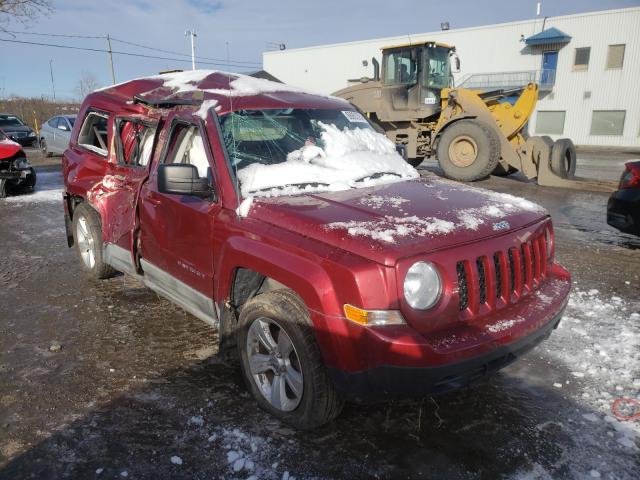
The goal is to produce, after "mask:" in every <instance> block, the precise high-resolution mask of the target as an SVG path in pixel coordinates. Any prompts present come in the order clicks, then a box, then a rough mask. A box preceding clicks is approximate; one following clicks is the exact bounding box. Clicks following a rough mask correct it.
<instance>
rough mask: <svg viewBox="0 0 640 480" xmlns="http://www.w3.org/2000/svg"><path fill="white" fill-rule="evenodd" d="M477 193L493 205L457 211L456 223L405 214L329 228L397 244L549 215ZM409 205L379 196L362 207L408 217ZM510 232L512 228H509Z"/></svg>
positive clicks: (507, 197) (538, 208)
mask: <svg viewBox="0 0 640 480" xmlns="http://www.w3.org/2000/svg"><path fill="white" fill-rule="evenodd" d="M475 190H476V191H477V192H478V193H482V194H483V196H484V198H485V199H488V200H489V201H490V202H491V203H489V204H488V205H485V206H482V207H477V208H466V209H463V210H457V211H454V212H453V214H454V215H455V216H456V217H457V221H455V222H454V221H450V220H444V219H439V218H434V217H427V218H419V217H417V216H415V215H412V216H408V215H406V214H405V216H393V215H385V216H384V217H381V218H377V219H374V220H352V221H349V222H332V223H328V224H327V225H326V228H328V229H330V230H335V229H345V230H347V233H348V234H349V235H351V236H364V237H369V238H371V239H373V240H381V241H383V242H387V243H395V242H396V239H397V237H407V236H425V235H431V236H433V235H441V234H447V233H451V232H453V231H455V230H477V229H478V228H479V227H480V226H481V225H484V224H486V223H488V222H495V221H496V220H500V219H504V218H508V216H509V215H510V214H513V213H516V212H518V211H522V210H527V211H535V212H540V213H545V212H546V211H545V210H544V208H542V207H541V206H539V205H537V204H535V203H533V202H530V201H528V200H525V199H524V198H519V197H515V196H513V195H508V194H501V193H499V194H497V193H495V192H491V191H484V190H481V189H475ZM481 198H482V197H481ZM407 201H408V200H406V199H401V198H400V197H397V198H393V197H390V198H385V197H381V196H377V197H368V198H365V199H363V200H361V203H362V204H364V205H367V206H370V207H373V208H375V209H377V208H381V207H383V206H385V205H390V206H393V207H395V208H398V210H399V213H404V211H403V210H402V207H401V205H402V204H403V203H404V202H407ZM425 201H428V197H427V198H425ZM494 202H495V203H494ZM506 228H508V225H507V226H506Z"/></svg>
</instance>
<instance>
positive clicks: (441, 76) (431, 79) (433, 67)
mask: <svg viewBox="0 0 640 480" xmlns="http://www.w3.org/2000/svg"><path fill="white" fill-rule="evenodd" d="M424 65H425V71H426V73H427V74H426V75H424V80H423V81H424V83H425V85H423V86H425V87H427V88H437V89H442V88H447V87H449V86H450V84H449V82H450V78H451V64H450V61H449V49H448V48H445V47H438V46H428V47H427V48H425V49H424Z"/></svg>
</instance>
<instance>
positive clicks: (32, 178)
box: [24, 167, 38, 190]
mask: <svg viewBox="0 0 640 480" xmlns="http://www.w3.org/2000/svg"><path fill="white" fill-rule="evenodd" d="M37 178H38V177H37V176H36V170H35V168H33V167H31V168H30V173H29V174H28V175H27V178H26V179H25V183H24V188H25V189H26V190H33V189H34V188H35V186H36V180H37Z"/></svg>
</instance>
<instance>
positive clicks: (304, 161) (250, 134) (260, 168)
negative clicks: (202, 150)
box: [222, 109, 417, 197]
mask: <svg viewBox="0 0 640 480" xmlns="http://www.w3.org/2000/svg"><path fill="white" fill-rule="evenodd" d="M222 128H223V135H224V141H225V145H226V148H227V151H228V152H229V157H230V158H231V162H232V164H233V166H234V168H235V169H236V171H237V175H238V180H239V183H240V188H241V193H242V195H243V196H245V197H247V196H251V195H267V196H274V195H291V194H296V193H302V192H312V191H337V190H346V189H349V188H358V187H364V186H370V185H373V184H376V183H380V182H383V183H388V182H390V181H397V180H401V179H404V178H412V177H415V176H417V173H416V172H415V170H414V169H413V168H412V167H410V166H409V165H408V164H407V163H406V162H404V160H403V158H402V157H401V156H400V155H399V154H398V153H397V151H396V149H395V146H394V145H393V143H391V142H390V141H389V140H388V139H387V138H386V137H385V136H383V135H381V134H379V133H377V132H376V131H375V130H373V128H371V126H370V124H369V122H368V121H367V120H366V119H365V117H364V116H362V115H361V114H360V113H359V112H357V111H353V110H333V109H331V110H329V109H327V110H324V109H286V110H242V111H238V112H233V113H231V114H229V115H226V116H224V117H223V119H222Z"/></svg>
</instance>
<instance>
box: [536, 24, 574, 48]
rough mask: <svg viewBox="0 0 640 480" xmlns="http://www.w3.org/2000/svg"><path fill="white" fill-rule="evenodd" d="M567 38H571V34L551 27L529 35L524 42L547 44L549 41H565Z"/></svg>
mask: <svg viewBox="0 0 640 480" xmlns="http://www.w3.org/2000/svg"><path fill="white" fill-rule="evenodd" d="M569 40H571V36H569V35H567V34H566V33H564V32H562V31H560V30H558V29H557V28H555V27H551V28H547V29H546V30H543V31H541V32H540V33H536V34H535V35H531V36H530V37H529V38H527V39H526V40H525V43H526V44H527V45H548V44H550V43H567V42H568V41H569Z"/></svg>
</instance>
